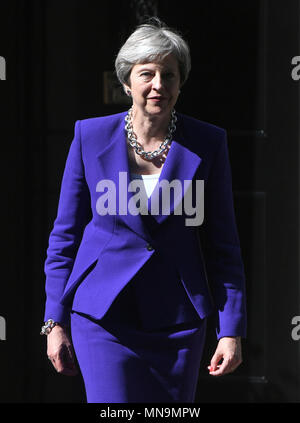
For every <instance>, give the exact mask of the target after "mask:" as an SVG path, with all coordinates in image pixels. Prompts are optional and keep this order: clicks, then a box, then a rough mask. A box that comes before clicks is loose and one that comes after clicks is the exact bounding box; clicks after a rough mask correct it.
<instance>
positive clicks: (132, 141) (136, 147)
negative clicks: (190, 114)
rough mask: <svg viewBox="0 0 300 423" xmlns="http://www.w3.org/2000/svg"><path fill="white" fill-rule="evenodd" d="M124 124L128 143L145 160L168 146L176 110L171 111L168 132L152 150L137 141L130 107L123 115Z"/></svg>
mask: <svg viewBox="0 0 300 423" xmlns="http://www.w3.org/2000/svg"><path fill="white" fill-rule="evenodd" d="M125 121H126V125H125V130H126V131H127V137H128V141H129V144H130V145H131V147H132V148H133V149H134V150H135V152H136V153H137V154H138V155H140V156H141V157H143V159H145V160H153V159H154V158H155V157H158V156H160V155H162V154H163V153H164V152H165V151H166V149H167V148H168V145H169V143H170V142H171V141H172V135H173V132H175V130H176V121H177V117H176V112H175V110H173V111H172V114H171V120H170V123H169V126H168V133H167V136H166V138H165V139H164V141H163V142H162V143H161V144H160V146H159V147H158V149H157V150H154V151H145V150H144V149H143V147H142V145H141V144H140V143H139V142H138V140H137V137H136V135H135V133H134V132H133V126H132V107H131V108H130V109H129V110H128V113H127V115H126V117H125Z"/></svg>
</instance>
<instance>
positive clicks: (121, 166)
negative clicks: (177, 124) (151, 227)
mask: <svg viewBox="0 0 300 423" xmlns="http://www.w3.org/2000/svg"><path fill="white" fill-rule="evenodd" d="M125 116H126V113H122V114H120V120H119V122H118V124H117V125H116V127H115V129H114V131H113V132H112V134H111V138H110V140H108V143H107V144H106V147H105V149H104V150H103V151H101V152H99V153H98V154H97V160H98V163H99V165H100V167H101V176H102V177H103V178H104V179H107V180H109V181H113V182H114V185H115V187H116V210H117V219H120V220H121V221H122V222H124V223H125V224H126V225H127V226H128V227H129V228H130V229H132V230H133V231H134V232H135V233H137V234H138V235H139V236H141V237H142V238H144V239H145V240H147V241H148V242H149V241H150V240H151V236H150V234H149V231H148V229H147V226H146V224H145V221H146V220H145V219H143V218H142V216H141V214H132V213H129V212H128V207H127V206H128V202H129V201H130V199H131V198H132V196H133V195H134V192H130V191H129V190H128V186H129V183H130V181H131V180H130V167H129V158H128V151H127V140H126V131H125V121H124V119H125ZM181 119H182V118H181ZM178 120H179V119H178ZM184 137H185V134H184V133H183V132H182V131H181V130H179V129H177V130H176V133H175V134H174V139H173V141H172V143H171V148H170V150H169V152H168V155H167V158H166V161H165V163H164V166H163V168H162V172H161V174H160V177H159V180H158V183H157V185H156V187H155V189H154V191H153V193H152V195H151V197H150V198H149V199H148V203H147V208H148V213H149V214H152V216H153V217H154V219H155V220H156V222H157V223H159V224H160V223H162V222H163V221H164V220H165V219H166V218H167V217H168V215H170V214H172V213H173V212H174V210H175V209H176V207H177V205H178V204H180V203H181V201H182V199H183V196H184V194H185V192H186V190H187V184H185V183H184V181H187V180H188V181H191V180H192V179H193V177H194V175H195V172H196V170H197V168H198V166H199V164H200V162H201V158H200V157H199V156H198V155H197V154H195V153H193V152H192V151H191V150H189V149H188V148H187V147H186V146H184V141H185V139H184ZM109 141H110V142H109ZM174 180H177V181H178V184H179V186H181V187H182V190H180V191H178V195H174V196H173V195H171V196H170V202H169V201H167V202H168V207H169V210H167V211H168V213H164V210H162V207H161V205H162V204H164V202H163V200H165V199H167V200H168V199H169V194H168V190H169V188H168V183H171V182H172V181H174ZM164 181H165V182H164ZM164 184H165V185H164ZM184 188H185V189H184ZM171 191H173V190H172V189H171Z"/></svg>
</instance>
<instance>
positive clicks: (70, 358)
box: [47, 325, 78, 376]
mask: <svg viewBox="0 0 300 423" xmlns="http://www.w3.org/2000/svg"><path fill="white" fill-rule="evenodd" d="M47 355H48V358H49V360H50V361H51V363H52V364H53V366H54V368H55V369H56V371H57V372H58V373H61V374H63V375H66V376H76V375H77V374H78V370H77V367H76V364H75V359H74V357H75V354H74V351H73V347H72V343H71V341H70V338H69V336H68V334H67V332H66V330H65V329H64V328H63V327H62V326H60V325H56V326H54V328H53V329H52V331H51V332H50V333H49V335H47Z"/></svg>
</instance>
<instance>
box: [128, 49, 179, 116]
mask: <svg viewBox="0 0 300 423" xmlns="http://www.w3.org/2000/svg"><path fill="white" fill-rule="evenodd" d="M125 88H129V89H130V90H131V96H132V100H133V106H134V108H135V109H136V111H139V112H141V113H142V114H144V115H148V116H155V115H160V116H162V115H166V116H169V115H170V113H171V111H172V109H173V107H174V106H175V103H176V101H177V98H178V95H179V89H180V73H179V67H178V62H177V59H176V58H175V57H174V56H173V55H171V54H170V55H168V56H167V57H165V58H164V59H162V60H160V61H159V62H151V63H142V64H137V65H134V66H133V68H132V70H131V74H130V87H128V86H125Z"/></svg>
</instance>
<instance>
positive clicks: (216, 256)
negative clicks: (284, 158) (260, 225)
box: [200, 130, 246, 339]
mask: <svg viewBox="0 0 300 423" xmlns="http://www.w3.org/2000/svg"><path fill="white" fill-rule="evenodd" d="M204 207H205V212H204V213H205V217H204V224H203V229H202V231H203V234H202V235H204V242H203V244H202V246H203V247H204V248H203V253H204V258H205V264H206V271H207V277H208V281H209V284H210V288H211V292H212V296H213V299H214V303H215V319H216V320H215V324H216V333H217V338H218V339H220V338H221V337H224V336H243V337H245V336H246V297H245V275H244V266H243V261H242V256H241V249H240V243H239V236H238V232H237V227H236V222H235V212H234V205H233V193H232V180H231V169H230V162H229V155H228V148H227V136H226V132H225V131H224V130H222V136H221V138H220V145H219V147H218V149H217V151H216V153H215V157H214V160H213V162H212V165H211V168H210V172H209V175H208V179H207V184H206V190H205V194H204ZM200 228H201V227H200Z"/></svg>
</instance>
